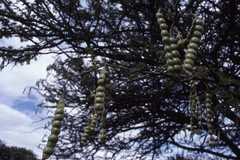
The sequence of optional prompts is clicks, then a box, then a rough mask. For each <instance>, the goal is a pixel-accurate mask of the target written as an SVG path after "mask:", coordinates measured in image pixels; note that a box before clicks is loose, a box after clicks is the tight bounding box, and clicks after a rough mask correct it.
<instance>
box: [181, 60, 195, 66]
mask: <svg viewBox="0 0 240 160" xmlns="http://www.w3.org/2000/svg"><path fill="white" fill-rule="evenodd" d="M183 63H185V64H190V65H191V66H193V64H194V61H193V60H192V59H185V60H184V62H183Z"/></svg>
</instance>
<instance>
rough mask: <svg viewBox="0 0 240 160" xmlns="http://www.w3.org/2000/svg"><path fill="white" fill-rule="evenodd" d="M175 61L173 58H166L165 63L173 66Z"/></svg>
mask: <svg viewBox="0 0 240 160" xmlns="http://www.w3.org/2000/svg"><path fill="white" fill-rule="evenodd" d="M174 64H175V63H174V61H173V59H168V60H167V65H168V66H173V65H174Z"/></svg>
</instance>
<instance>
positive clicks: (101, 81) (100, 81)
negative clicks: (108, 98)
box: [97, 78, 105, 85]
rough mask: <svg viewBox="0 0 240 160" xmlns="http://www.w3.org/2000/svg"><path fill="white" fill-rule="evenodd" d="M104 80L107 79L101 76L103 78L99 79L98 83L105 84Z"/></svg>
mask: <svg viewBox="0 0 240 160" xmlns="http://www.w3.org/2000/svg"><path fill="white" fill-rule="evenodd" d="M104 82H105V79H103V78H101V79H98V81H97V84H98V85H103V84H104Z"/></svg>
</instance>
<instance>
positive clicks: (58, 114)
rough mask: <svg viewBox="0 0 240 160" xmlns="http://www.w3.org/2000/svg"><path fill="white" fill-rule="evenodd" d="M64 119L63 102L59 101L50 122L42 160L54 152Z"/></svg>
mask: <svg viewBox="0 0 240 160" xmlns="http://www.w3.org/2000/svg"><path fill="white" fill-rule="evenodd" d="M63 118H64V101H63V99H60V100H59V102H58V104H57V108H56V111H55V113H54V118H53V121H52V129H51V134H50V136H49V137H48V141H47V145H46V147H45V148H44V149H43V155H42V160H46V159H48V158H49V157H50V156H51V155H52V154H53V152H54V148H55V146H56V144H57V141H58V136H59V134H60V130H61V123H62V120H63Z"/></svg>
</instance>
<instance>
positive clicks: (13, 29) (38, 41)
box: [0, 0, 240, 159]
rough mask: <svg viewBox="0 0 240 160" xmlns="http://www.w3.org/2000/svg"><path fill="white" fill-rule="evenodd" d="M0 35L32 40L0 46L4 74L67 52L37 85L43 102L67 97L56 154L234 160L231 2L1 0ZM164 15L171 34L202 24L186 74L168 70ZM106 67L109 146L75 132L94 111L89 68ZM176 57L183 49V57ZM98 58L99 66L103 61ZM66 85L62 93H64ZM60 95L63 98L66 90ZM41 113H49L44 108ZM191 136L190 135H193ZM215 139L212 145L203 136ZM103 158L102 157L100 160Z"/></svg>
mask: <svg viewBox="0 0 240 160" xmlns="http://www.w3.org/2000/svg"><path fill="white" fill-rule="evenodd" d="M0 2H1V3H0V26H1V30H0V35H1V38H5V37H8V38H10V37H18V38H20V39H21V40H22V41H27V42H31V43H28V45H26V46H23V47H21V48H15V47H14V46H11V45H10V46H9V47H2V46H1V47H0V57H1V64H2V67H4V66H6V65H8V64H11V63H15V64H17V63H21V64H23V63H29V62H30V61H31V60H32V59H34V58H37V56H39V55H43V54H56V55H64V56H65V58H63V60H60V59H58V60H56V61H55V63H54V64H53V65H51V66H49V68H48V71H49V72H50V73H52V74H53V75H55V81H54V82H53V81H48V80H44V81H40V82H39V83H38V89H39V91H40V92H41V93H42V95H43V96H44V97H45V98H46V102H52V103H55V102H56V101H57V100H58V99H59V97H60V96H61V95H62V94H64V96H65V103H66V107H67V108H68V109H69V110H68V113H67V114H66V115H65V118H64V124H63V127H62V131H63V132H62V135H61V138H60V140H59V143H58V146H57V148H56V152H55V156H57V157H62V158H66V159H67V158H72V159H74V158H73V157H81V158H76V159H94V158H96V157H97V156H101V155H102V156H103V155H104V154H102V153H108V154H105V155H104V156H106V157H108V158H109V159H120V158H123V159H124V158H126V157H128V158H132V159H141V158H144V157H151V158H152V159H157V157H158V156H162V155H164V153H165V151H166V152H167V151H171V150H173V151H174V152H176V151H177V150H176V149H175V148H178V149H182V150H185V151H189V152H193V153H196V154H200V155H202V156H215V157H218V158H227V159H240V109H239V107H240V95H239V93H240V92H239V91H240V77H239V74H240V54H239V53H240V45H239V44H240V32H239V31H240V2H239V1H238V0H218V1H215V0H201V1H200V0H195V1H194V0H189V1H185V0H177V1H173V2H174V4H173V3H169V2H168V1H160V0H104V1H103V0H92V1H91V0H83V1H79V0H71V1H65V0H35V1H34V2H28V1H27V0H18V1H17V2H14V1H11V0H0ZM159 8H162V10H163V13H164V14H165V17H166V19H167V24H168V25H169V26H170V31H171V35H172V36H175V37H177V38H179V39H181V38H186V37H187V35H188V33H189V31H190V28H191V24H192V21H193V19H194V18H195V15H197V16H200V17H202V19H204V21H205V25H204V35H203V37H202V41H201V47H200V50H199V52H198V54H197V61H196V64H195V66H196V70H195V71H194V74H193V75H192V76H191V77H189V76H186V75H184V74H182V73H179V74H178V75H177V76H174V75H169V74H168V73H166V66H165V59H164V51H163V43H162V37H161V36H160V29H159V26H158V23H157V20H156V16H155V14H156V12H157V10H158V9H159ZM96 56H98V57H100V58H104V60H103V59H102V60H98V61H97V62H96V63H97V64H96V66H97V67H102V66H106V68H107V69H108V79H109V83H110V85H109V86H108V92H109V93H108V97H107V98H108V100H107V102H106V104H105V106H106V110H107V119H106V128H107V142H106V144H102V143H99V141H98V138H97V135H98V132H97V131H96V133H95V134H96V136H93V137H91V139H90V142H89V143H87V144H82V143H81V141H80V139H81V134H82V132H83V128H84V126H85V125H86V123H87V121H88V119H89V115H90V114H91V111H92V106H93V96H92V94H93V92H94V89H95V88H96V81H97V77H96V72H97V73H98V71H96V68H95V66H94V65H92V59H91V57H96ZM180 56H181V60H183V57H184V50H180ZM100 58H99V59H100ZM191 80H194V81H196V82H197V86H196V90H197V95H198V98H199V104H198V105H199V106H200V113H201V114H200V117H201V118H200V119H201V125H199V123H198V121H199V119H195V120H194V121H193V122H194V123H195V124H196V125H198V132H192V131H190V130H189V128H188V127H187V126H188V125H189V124H190V119H191V114H190V113H189V93H190V92H191V87H190V81H191ZM63 88H65V89H63ZM206 91H207V92H209V93H211V95H212V101H213V110H214V115H213V117H214V122H213V124H212V125H213V126H214V129H215V130H216V131H217V132H214V133H212V132H209V130H208V127H207V119H206V116H205V114H206V113H205V101H204V95H205V92H206ZM63 92H64V93H63ZM42 107H51V106H50V105H49V103H44V104H43V105H42ZM190 133H191V135H190ZM210 135H214V136H215V137H217V139H218V140H217V142H216V143H215V144H214V145H209V143H206V139H207V138H208V137H209V136H210ZM106 159H107V158H106Z"/></svg>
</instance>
